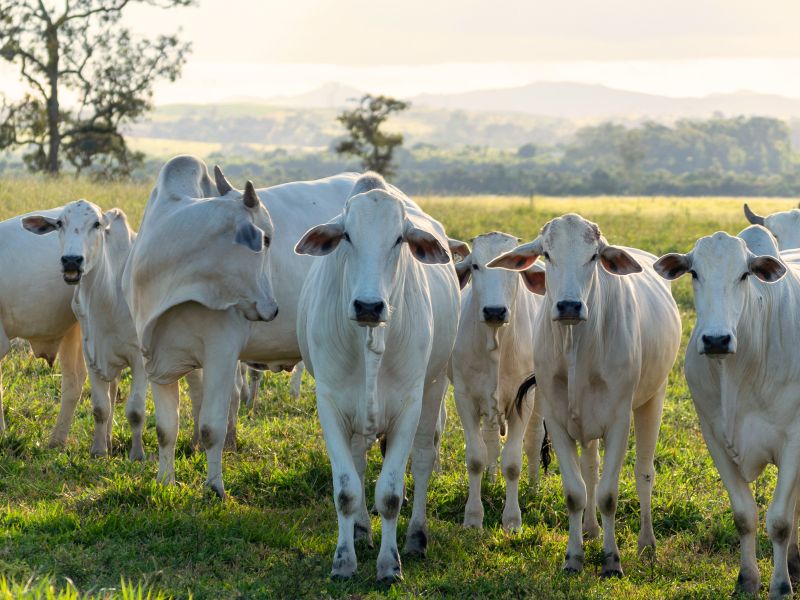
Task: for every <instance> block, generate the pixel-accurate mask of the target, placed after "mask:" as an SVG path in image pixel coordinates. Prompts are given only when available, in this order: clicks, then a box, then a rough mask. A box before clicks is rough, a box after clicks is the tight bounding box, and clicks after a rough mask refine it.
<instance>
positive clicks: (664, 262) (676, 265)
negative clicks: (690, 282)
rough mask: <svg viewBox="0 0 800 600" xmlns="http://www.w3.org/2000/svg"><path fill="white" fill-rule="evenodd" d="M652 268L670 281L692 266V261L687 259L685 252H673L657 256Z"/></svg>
mask: <svg viewBox="0 0 800 600" xmlns="http://www.w3.org/2000/svg"><path fill="white" fill-rule="evenodd" d="M653 268H654V269H655V271H656V273H658V274H659V275H661V277H663V278H664V279H667V280H669V281H672V280H673V279H677V278H678V277H680V276H682V275H685V274H686V273H688V272H689V269H691V268H692V261H691V260H689V257H688V256H687V255H685V254H678V253H675V252H673V253H671V254H665V255H664V256H662V257H661V258H659V259H658V260H657V261H656V262H655V263H654V264H653Z"/></svg>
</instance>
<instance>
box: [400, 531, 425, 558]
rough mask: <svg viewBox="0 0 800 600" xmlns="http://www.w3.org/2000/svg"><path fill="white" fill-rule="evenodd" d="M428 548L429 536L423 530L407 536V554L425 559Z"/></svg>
mask: <svg viewBox="0 0 800 600" xmlns="http://www.w3.org/2000/svg"><path fill="white" fill-rule="evenodd" d="M427 548H428V534H427V533H425V531H424V530H422V529H417V530H415V531H410V532H409V534H408V535H407V536H406V546H405V548H404V549H403V550H404V552H405V553H406V554H411V555H413V556H417V557H419V558H425V551H426V550H427Z"/></svg>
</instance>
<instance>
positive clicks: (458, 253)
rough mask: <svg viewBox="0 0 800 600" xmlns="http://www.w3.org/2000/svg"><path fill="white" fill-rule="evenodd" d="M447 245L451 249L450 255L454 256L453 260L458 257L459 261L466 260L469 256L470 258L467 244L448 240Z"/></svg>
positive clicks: (451, 239)
mask: <svg viewBox="0 0 800 600" xmlns="http://www.w3.org/2000/svg"><path fill="white" fill-rule="evenodd" d="M447 245H448V246H449V248H450V254H452V255H453V260H456V257H458V260H462V261H463V260H464V259H465V258H467V256H469V246H468V245H467V243H466V242H462V241H461V240H455V239H453V238H448V239H447ZM462 287H463V286H462Z"/></svg>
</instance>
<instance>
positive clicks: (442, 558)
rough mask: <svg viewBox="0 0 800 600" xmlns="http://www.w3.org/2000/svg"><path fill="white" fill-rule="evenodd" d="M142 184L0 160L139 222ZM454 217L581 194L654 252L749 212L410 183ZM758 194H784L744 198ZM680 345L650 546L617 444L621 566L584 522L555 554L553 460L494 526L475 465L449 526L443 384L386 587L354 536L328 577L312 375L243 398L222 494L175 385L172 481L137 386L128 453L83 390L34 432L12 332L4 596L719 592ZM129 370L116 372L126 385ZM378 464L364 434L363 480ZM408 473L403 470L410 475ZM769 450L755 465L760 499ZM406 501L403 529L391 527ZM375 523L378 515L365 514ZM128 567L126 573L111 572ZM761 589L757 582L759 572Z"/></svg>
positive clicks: (40, 376) (721, 576)
mask: <svg viewBox="0 0 800 600" xmlns="http://www.w3.org/2000/svg"><path fill="white" fill-rule="evenodd" d="M148 192H149V188H148V187H147V186H135V185H123V184H120V185H111V186H106V185H104V186H95V185H92V184H90V183H86V182H82V181H78V182H75V181H72V180H60V181H53V182H32V181H30V180H25V179H22V180H0V212H1V213H2V214H0V217H2V218H6V217H8V216H11V215H13V214H16V213H19V212H24V211H27V210H31V209H34V208H41V207H45V206H54V205H58V204H61V203H63V202H65V201H68V200H71V199H74V198H77V197H86V198H88V199H91V200H93V201H95V202H97V203H99V204H101V205H102V206H104V207H111V206H121V207H122V208H124V209H125V210H126V211H127V212H128V213H129V215H130V216H131V221H132V223H133V224H134V225H135V224H137V223H138V221H139V219H140V217H141V212H142V208H143V206H144V202H145V199H146V198H147V195H148ZM420 201H421V203H422V204H423V206H424V207H425V208H426V209H427V210H429V211H430V212H431V213H432V214H433V215H435V216H436V217H438V218H439V219H440V220H442V221H443V222H444V223H445V225H446V226H447V227H448V229H449V232H450V234H451V235H452V236H454V237H461V238H469V237H472V236H473V235H476V234H478V233H481V232H484V231H488V230H492V229H502V230H506V231H509V232H511V233H515V234H516V235H519V236H520V237H523V238H524V239H531V238H532V237H533V236H534V235H535V233H536V232H537V231H538V229H539V228H540V227H541V225H542V224H543V223H544V222H545V221H546V220H547V219H549V218H551V217H552V216H555V215H558V214H561V213H564V212H568V211H577V212H580V213H581V214H583V215H585V216H587V217H589V218H592V219H594V220H596V221H597V222H598V223H599V224H600V226H601V228H602V230H603V232H604V233H605V235H606V236H607V237H608V239H609V240H610V241H611V242H612V243H617V244H626V245H633V246H638V247H642V248H645V249H648V250H650V251H652V252H654V253H656V254H658V253H663V252H667V251H671V250H684V251H685V250H687V249H688V248H689V247H690V246H691V244H692V242H693V241H694V239H696V238H697V237H698V236H700V235H704V234H707V233H710V232H713V231H715V230H717V229H726V230H728V231H731V232H733V233H735V232H737V231H739V230H740V229H741V228H742V227H744V225H745V222H744V219H743V217H742V216H741V202H740V201H739V200H735V199H714V198H709V199H680V200H676V199H671V198H657V199H616V198H592V199H580V200H575V199H547V198H537V199H535V201H534V206H533V208H531V206H530V204H529V200H528V199H500V198H463V199H457V198H421V199H420ZM752 204H753V206H754V208H755V209H756V210H757V211H758V212H762V213H766V212H769V211H771V210H775V209H778V208H788V207H789V206H790V205H792V204H793V203H791V202H789V201H785V200H784V201H778V200H768V199H757V200H754V201H753V202H752ZM675 295H676V298H677V299H678V301H679V304H680V307H681V312H682V315H683V318H684V326H685V330H684V339H686V338H687V337H688V333H689V327H690V326H691V323H692V320H693V314H692V310H691V299H690V297H689V286H688V283H687V282H684V281H681V282H679V283H678V284H677V285H676V286H675ZM681 364H682V359H680V360H679V361H678V364H677V365H676V367H675V369H674V371H673V373H672V376H671V378H670V385H669V394H668V399H667V403H666V409H665V413H664V424H663V426H662V430H661V436H660V438H659V443H658V448H657V453H656V471H657V477H656V484H655V492H654V498H653V518H654V527H655V531H656V536H657V538H658V544H659V545H658V551H657V556H656V558H655V559H653V558H652V557H637V556H636V535H637V532H638V501H637V499H636V491H635V486H634V482H633V478H632V461H633V456H632V454H630V453H629V456H628V459H627V461H626V463H625V467H624V469H623V476H622V480H621V483H620V498H619V511H618V515H617V522H618V530H617V531H618V536H619V545H620V549H621V551H622V564H623V568H624V569H625V571H626V575H627V576H626V577H625V578H624V579H622V580H614V581H601V580H600V579H599V577H598V571H599V568H600V560H601V555H602V553H601V550H600V545H599V542H596V541H593V542H591V543H588V544H587V554H586V555H587V563H586V569H585V571H584V573H583V574H581V575H579V576H572V577H566V576H564V575H562V574H561V573H560V565H561V561H562V558H563V555H564V551H565V547H566V539H567V523H566V508H565V505H564V499H563V497H562V493H561V483H560V479H559V476H558V468H557V465H555V468H554V469H552V470H551V472H550V474H549V475H547V476H546V477H544V478H543V479H542V483H541V486H540V489H539V493H538V494H537V495H533V494H532V493H531V492H530V491H529V490H528V489H527V486H526V484H525V481H524V476H523V485H522V486H521V488H522V493H521V506H522V511H523V525H524V529H523V532H522V533H521V534H520V535H507V534H505V533H504V532H503V531H502V529H501V528H500V520H501V513H502V507H503V497H504V490H503V484H502V478H501V477H499V478H498V481H497V482H495V483H491V482H485V483H484V490H483V491H484V503H485V507H486V517H485V525H486V528H485V529H484V530H483V531H481V532H478V531H465V530H463V529H462V528H461V525H460V523H461V519H462V515H463V508H464V504H465V502H466V498H467V474H466V469H465V466H464V449H463V445H464V442H463V435H462V433H461V427H460V423H459V421H458V417H457V415H456V411H455V408H454V405H453V399H452V394H448V397H447V403H448V409H449V410H448V412H449V419H448V424H447V433H446V435H445V437H444V441H443V448H442V466H443V472H442V473H441V474H440V475H435V476H434V477H433V479H432V483H431V489H430V493H429V499H428V506H429V515H430V518H431V521H430V533H431V544H430V547H429V552H428V557H427V558H426V559H425V560H414V559H411V558H404V571H405V581H403V582H402V583H400V584H397V585H395V586H394V587H392V588H391V589H389V590H385V589H382V588H380V587H379V586H378V585H377V584H376V583H375V581H374V577H375V560H376V557H377V549H375V550H368V549H367V548H365V547H363V546H358V547H357V553H358V559H359V568H358V572H357V575H356V577H355V578H353V579H352V580H351V581H348V582H344V583H342V582H333V581H331V580H330V579H329V577H328V574H329V572H330V566H331V557H332V554H333V552H334V549H335V545H336V515H335V511H334V508H333V501H332V492H331V489H332V488H331V481H330V470H329V464H328V459H327V456H326V454H325V448H324V444H323V441H322V438H321V435H320V429H319V424H318V421H317V418H316V414H315V401H314V395H313V387H312V385H311V382H310V381H309V380H308V379H306V380H305V381H304V385H303V391H302V396H301V398H300V399H299V400H296V401H295V400H291V399H290V398H289V395H288V386H289V382H288V378H287V377H285V376H283V375H268V376H267V377H266V382H265V385H266V389H267V390H268V394H269V398H268V399H267V400H263V401H262V402H261V403H260V405H259V408H258V410H257V411H256V413H255V414H254V415H252V416H246V415H244V414H243V415H242V419H241V420H240V424H241V426H240V431H239V451H238V452H236V453H227V454H226V455H225V458H224V461H225V463H224V473H225V481H226V487H227V490H228V492H229V498H228V499H227V500H225V501H224V502H221V501H219V500H217V499H216V498H214V497H213V496H212V494H211V493H209V492H208V491H206V490H204V488H203V481H204V478H205V458H204V456H203V455H202V454H192V453H191V452H190V450H189V447H190V437H191V417H190V414H189V412H190V411H189V410H188V405H187V404H184V405H183V407H182V409H183V410H182V415H181V419H182V421H181V433H180V438H179V443H178V457H177V462H176V469H177V480H178V482H179V483H178V485H176V486H174V487H171V488H162V487H160V486H157V485H155V484H154V478H155V474H156V470H157V464H156V462H155V453H156V452H157V444H156V439H155V419H154V417H153V416H152V415H153V411H152V405H151V404H150V403H148V415H149V416H148V419H147V427H146V433H145V447H146V450H147V451H148V452H149V453H150V455H149V457H148V460H147V461H145V462H143V463H136V464H131V463H129V462H128V461H127V459H126V458H125V455H126V448H127V447H128V445H129V442H130V435H129V433H128V431H127V426H126V423H125V418H124V414H123V407H122V406H121V405H118V406H117V407H116V412H115V430H114V448H113V453H112V456H111V457H110V458H107V459H90V458H89V446H90V443H91V441H90V440H91V431H92V429H93V419H92V415H91V408H90V405H89V402H88V399H87V397H88V396H87V394H86V393H85V397H84V400H83V402H82V403H81V405H80V406H79V408H78V411H77V413H76V419H75V423H74V426H73V429H72V432H71V436H70V438H69V442H68V446H67V448H66V450H64V451H57V450H50V449H47V448H46V441H47V436H48V435H49V433H50V431H51V430H52V427H53V424H54V422H55V417H56V413H57V410H58V388H59V375H58V369H57V368H56V369H55V370H51V369H49V368H47V366H46V365H45V364H44V363H43V362H42V361H39V360H35V359H33V358H32V356H30V355H29V354H28V352H27V350H26V349H25V347H24V346H22V345H21V346H20V347H19V348H17V349H16V350H15V351H14V352H13V353H12V355H11V356H10V357H8V358H7V359H6V360H5V362H4V363H3V372H4V382H3V383H4V388H5V394H4V397H3V401H4V403H5V410H6V419H7V422H8V425H9V432H8V434H7V435H6V436H5V437H4V438H2V439H0V574H2V575H3V576H5V578H6V579H0V598H16V597H24V598H76V597H92V598H140V597H141V598H145V597H147V595H148V594H151V596H150V597H152V598H155V597H157V595H158V594H162V595H164V596H173V597H188V596H190V595H192V596H193V597H194V598H214V599H216V598H249V597H293V598H296V597H314V598H317V597H322V598H367V597H383V596H389V597H412V596H425V597H430V598H439V597H460V598H476V597H487V598H519V597H531V598H635V599H651V598H719V597H727V596H729V595H730V593H731V591H732V590H733V585H734V582H735V579H736V575H737V572H738V540H737V535H736V531H735V528H734V526H733V521H732V517H731V514H730V510H729V504H728V499H727V495H726V494H725V492H724V489H723V487H722V484H721V482H720V478H719V475H718V474H717V472H716V470H715V469H714V467H713V464H712V462H711V459H710V457H709V455H708V452H707V450H706V448H705V445H704V443H703V440H702V437H701V435H700V430H699V426H698V423H697V417H696V414H695V412H694V408H693V407H692V403H691V399H690V396H689V392H688V389H687V387H686V383H685V381H684V379H683V376H682V373H681ZM129 386H130V381H129V380H128V379H125V380H124V381H123V382H122V386H121V389H122V393H123V395H126V394H127V392H128V390H129ZM379 468H380V455H379V453H378V452H377V449H376V448H374V449H373V450H372V452H371V453H370V459H369V468H368V475H367V477H368V480H369V482H370V484H369V486H368V496H369V497H370V500H371V496H372V492H373V489H374V481H375V479H376V477H377V473H378V472H379ZM408 484H409V493H412V492H413V482H412V481H411V479H410V477H409V479H408ZM773 485H774V470H773V469H770V470H768V471H767V472H766V473H765V475H764V476H763V477H762V478H760V479H759V480H758V481H757V482H756V484H755V486H754V487H755V490H756V499H757V501H758V504H759V506H760V508H761V509H762V519H763V511H764V510H765V508H766V506H767V503H768V501H769V498H770V497H771V493H772V487H773ZM408 517H409V507H404V508H403V510H402V513H401V518H400V527H399V534H400V536H401V543H402V536H403V535H404V534H405V528H406V525H407V520H408ZM373 527H374V528H375V530H376V531H375V534H376V541H378V540H379V536H380V521H379V519H377V518H375V519H374V520H373ZM758 541H759V550H758V555H759V563H760V567H761V570H762V580H763V581H764V582H765V583H766V581H767V576H768V574H769V573H770V571H771V545H770V543H769V541H768V539H767V537H766V534H765V532H764V530H763V527H762V530H761V532H760V534H759V538H758ZM125 582H133V583H132V584H131V583H125ZM764 593H765V590H764Z"/></svg>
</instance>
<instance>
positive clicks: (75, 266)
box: [61, 256, 83, 271]
mask: <svg viewBox="0 0 800 600" xmlns="http://www.w3.org/2000/svg"><path fill="white" fill-rule="evenodd" d="M82 266H83V257H82V256H62V257H61V267H62V268H63V269H64V270H65V271H80V270H81V267H82Z"/></svg>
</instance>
